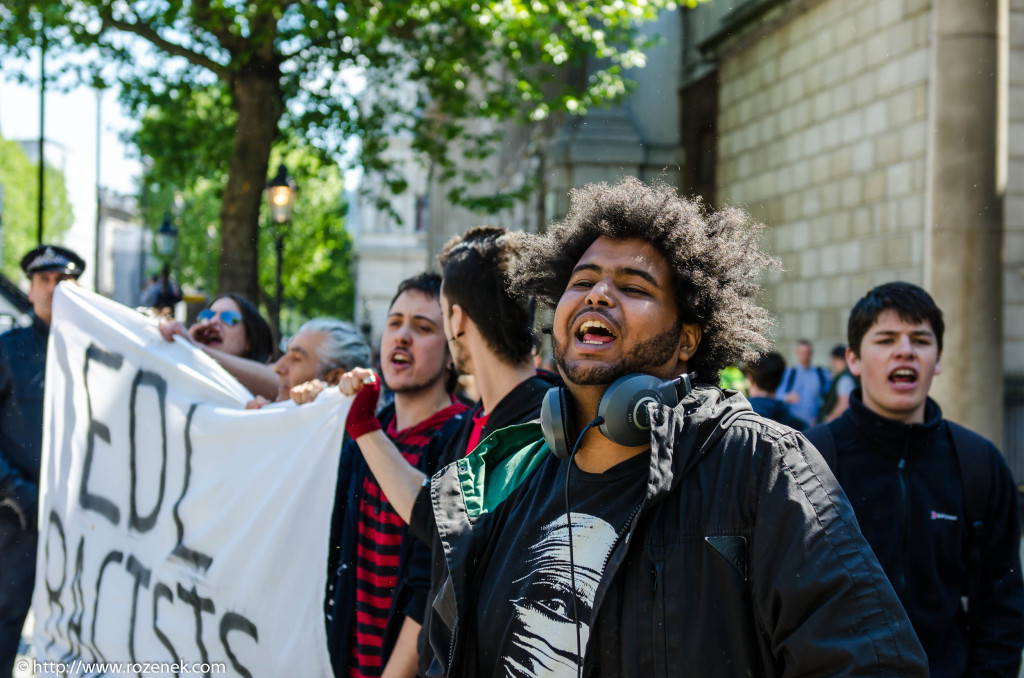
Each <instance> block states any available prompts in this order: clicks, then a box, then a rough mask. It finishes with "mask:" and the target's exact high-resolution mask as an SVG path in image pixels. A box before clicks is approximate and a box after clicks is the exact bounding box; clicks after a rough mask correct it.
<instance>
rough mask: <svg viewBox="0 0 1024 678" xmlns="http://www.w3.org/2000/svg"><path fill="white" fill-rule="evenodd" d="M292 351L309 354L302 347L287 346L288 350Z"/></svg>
mask: <svg viewBox="0 0 1024 678" xmlns="http://www.w3.org/2000/svg"><path fill="white" fill-rule="evenodd" d="M293 351H294V352H295V353H301V354H302V355H309V353H308V352H307V351H306V349H304V348H302V347H301V346H289V347H288V352H289V353H291V352H293Z"/></svg>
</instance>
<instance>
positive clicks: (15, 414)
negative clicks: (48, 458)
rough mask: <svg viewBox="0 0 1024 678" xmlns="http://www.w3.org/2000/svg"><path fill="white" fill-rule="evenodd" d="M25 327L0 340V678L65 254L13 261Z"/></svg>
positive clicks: (29, 520) (22, 570)
mask: <svg viewBox="0 0 1024 678" xmlns="http://www.w3.org/2000/svg"><path fill="white" fill-rule="evenodd" d="M21 268H22V270H24V271H25V274H26V275H27V276H28V279H29V289H28V299H29V301H30V302H32V311H33V312H32V324H31V326H29V327H20V328H16V329H13V330H11V331H10V332H7V333H5V334H3V335H0V676H9V675H11V673H12V671H13V666H14V660H15V656H16V655H17V651H18V643H19V641H20V639H21V629H22V626H23V625H24V623H25V615H26V614H27V612H28V609H29V606H30V605H31V603H32V583H33V580H34V579H35V568H36V566H35V561H36V538H37V528H36V525H37V516H36V513H37V500H38V498H39V457H40V451H41V447H42V439H43V376H44V374H45V369H46V341H47V338H48V337H49V334H50V318H51V313H52V309H53V292H54V290H55V289H56V288H57V284H58V283H60V282H61V281H62V280H78V277H79V276H80V275H82V273H83V271H85V262H84V261H83V260H82V258H81V257H80V256H78V255H77V254H75V253H74V252H72V251H71V250H69V249H67V248H65V247H59V246H57V245H40V246H39V247H37V248H35V249H34V250H32V251H31V252H29V253H28V254H26V255H25V256H24V257H23V258H22V260H21Z"/></svg>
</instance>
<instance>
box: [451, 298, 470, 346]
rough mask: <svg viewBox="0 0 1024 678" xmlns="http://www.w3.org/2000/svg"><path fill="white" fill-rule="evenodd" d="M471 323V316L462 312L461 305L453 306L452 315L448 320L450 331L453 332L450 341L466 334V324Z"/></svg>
mask: <svg viewBox="0 0 1024 678" xmlns="http://www.w3.org/2000/svg"><path fill="white" fill-rule="evenodd" d="M467 322H469V316H467V315H466V312H465V311H463V310H462V306H460V305H459V304H452V315H451V318H449V320H448V329H449V330H450V331H451V335H450V336H449V337H448V338H449V339H457V338H458V337H461V336H462V335H463V334H464V333H465V332H466V323H467Z"/></svg>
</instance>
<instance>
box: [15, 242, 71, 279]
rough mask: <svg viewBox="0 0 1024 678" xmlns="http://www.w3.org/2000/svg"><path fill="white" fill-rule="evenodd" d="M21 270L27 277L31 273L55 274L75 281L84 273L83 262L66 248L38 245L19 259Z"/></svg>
mask: <svg viewBox="0 0 1024 678" xmlns="http://www.w3.org/2000/svg"><path fill="white" fill-rule="evenodd" d="M21 270H23V271H25V275H27V276H29V277H31V276H32V274H33V273H43V272H55V273H63V274H65V275H70V276H73V277H75V278H76V279H77V278H78V276H80V275H82V273H84V272H85V261H84V260H83V259H82V257H80V256H78V255H77V254H75V253H74V252H73V251H71V250H69V249H68V248H66V247H61V246H60V245H40V246H39V247H37V248H35V249H34V250H32V251H31V252H29V253H28V254H26V255H25V256H24V257H22V258H21Z"/></svg>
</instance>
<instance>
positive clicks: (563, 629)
mask: <svg viewBox="0 0 1024 678" xmlns="http://www.w3.org/2000/svg"><path fill="white" fill-rule="evenodd" d="M649 466H650V455H649V454H648V453H644V454H638V455H636V456H635V457H632V458H631V459H628V460H626V461H624V462H622V463H621V464H618V465H616V466H614V467H612V468H610V469H608V470H607V471H606V472H604V473H600V474H594V473H585V472H584V471H581V470H580V469H579V468H577V467H576V466H575V465H573V469H572V476H571V480H570V482H569V500H570V512H571V515H572V535H571V536H572V553H573V561H574V568H572V569H573V570H574V571H575V590H574V587H573V583H572V582H573V575H572V571H571V569H570V563H569V530H568V524H567V520H566V516H565V473H566V469H568V463H567V462H565V461H563V460H558V459H556V458H555V457H554V456H553V455H552V456H551V457H550V458H549V459H548V460H547V461H546V462H545V463H544V465H542V466H541V467H540V468H538V469H537V471H536V472H535V473H534V474H533V475H532V476H531V477H530V478H529V479H528V480H527V481H526V482H525V483H524V484H523V486H521V487H520V488H518V489H517V490H516V491H515V492H514V493H513V494H512V495H511V496H510V497H509V498H508V500H506V501H505V502H504V503H503V504H502V506H501V507H500V508H499V509H498V510H499V511H506V512H507V515H506V516H505V517H504V519H503V520H502V521H501V522H502V524H503V528H502V530H501V532H500V533H499V534H498V537H497V539H496V541H495V543H494V544H493V550H492V551H491V553H490V554H489V558H488V559H487V562H488V563H489V565H488V566H487V568H486V571H485V572H483V573H482V575H481V579H480V589H479V591H480V594H479V598H478V601H477V602H478V604H477V609H476V620H475V621H476V624H477V639H478V644H477V661H478V662H479V668H480V675H485V676H490V675H499V674H501V675H509V676H566V677H575V676H576V675H577V664H578V663H579V662H580V661H581V657H580V656H579V653H578V652H577V646H576V626H575V623H574V622H575V619H574V612H573V596H574V595H575V597H576V614H578V619H579V622H580V647H581V648H584V649H585V648H586V646H587V638H588V635H589V629H590V625H591V623H592V622H593V602H594V595H595V592H596V590H597V587H598V584H599V583H600V581H601V576H602V574H603V573H604V567H605V564H606V563H607V562H608V557H609V556H610V555H611V552H612V550H613V548H614V547H615V544H616V542H617V541H618V539H619V538H620V537H621V536H622V534H623V533H624V532H625V530H626V528H627V527H628V525H629V520H630V518H631V517H632V515H633V512H634V510H635V509H636V508H637V507H638V506H639V505H640V502H641V500H642V499H643V496H644V491H645V489H646V486H647V476H648V468H649Z"/></svg>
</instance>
